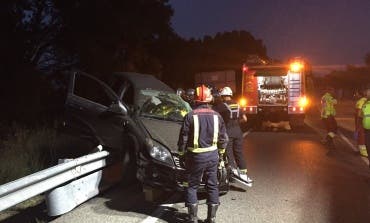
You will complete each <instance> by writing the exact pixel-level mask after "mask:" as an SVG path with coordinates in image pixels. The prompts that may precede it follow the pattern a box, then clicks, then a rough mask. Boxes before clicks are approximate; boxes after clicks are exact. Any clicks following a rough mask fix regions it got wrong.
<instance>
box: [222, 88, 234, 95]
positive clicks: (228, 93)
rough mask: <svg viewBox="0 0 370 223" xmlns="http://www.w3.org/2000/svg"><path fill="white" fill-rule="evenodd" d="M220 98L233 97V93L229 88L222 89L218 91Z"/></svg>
mask: <svg viewBox="0 0 370 223" xmlns="http://www.w3.org/2000/svg"><path fill="white" fill-rule="evenodd" d="M220 95H221V96H233V91H232V90H231V88H230V87H224V88H222V89H221V91H220Z"/></svg>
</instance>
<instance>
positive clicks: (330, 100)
mask: <svg viewBox="0 0 370 223" xmlns="http://www.w3.org/2000/svg"><path fill="white" fill-rule="evenodd" d="M336 104H337V100H336V99H335V98H334V97H333V96H332V95H331V94H329V93H325V94H324V95H323V96H322V98H321V118H327V117H328V116H330V115H332V116H335V115H336V111H335V107H334V105H336Z"/></svg>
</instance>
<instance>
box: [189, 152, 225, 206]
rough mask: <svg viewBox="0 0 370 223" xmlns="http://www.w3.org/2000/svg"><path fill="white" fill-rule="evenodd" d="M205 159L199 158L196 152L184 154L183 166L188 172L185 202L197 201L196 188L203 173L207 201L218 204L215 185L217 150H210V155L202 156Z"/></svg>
mask: <svg viewBox="0 0 370 223" xmlns="http://www.w3.org/2000/svg"><path fill="white" fill-rule="evenodd" d="M204 155H205V154H200V156H203V157H204V158H205V159H203V160H202V158H199V157H197V156H199V155H198V154H191V155H188V154H187V156H186V160H185V166H186V170H187V173H188V184H189V185H188V187H187V189H186V195H185V204H195V203H198V197H197V190H198V187H199V184H200V183H201V180H202V176H203V174H204V177H205V180H206V190H207V194H208V197H207V203H208V204H219V193H218V185H217V166H218V154H217V151H215V153H214V152H211V153H210V154H209V155H210V156H208V157H207V156H204Z"/></svg>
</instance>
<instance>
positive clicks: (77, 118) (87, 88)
mask: <svg viewBox="0 0 370 223" xmlns="http://www.w3.org/2000/svg"><path fill="white" fill-rule="evenodd" d="M117 103H119V105H120V106H118V105H117ZM65 107H66V120H65V126H66V129H67V130H68V131H70V133H72V134H73V135H75V136H77V137H79V138H82V139H84V140H85V141H87V142H88V143H89V144H90V145H92V146H93V145H97V144H102V145H104V146H106V147H108V148H117V149H121V148H122V142H123V140H124V139H123V138H122V137H124V134H123V132H124V129H125V125H126V123H127V119H129V117H128V115H127V110H126V108H125V107H124V106H123V105H122V104H120V102H119V100H118V96H117V95H115V93H114V92H113V91H112V90H111V89H110V88H109V87H108V86H107V85H106V84H105V83H104V82H102V81H100V80H98V79H97V78H95V77H92V76H91V75H88V74H85V73H82V72H74V73H72V74H71V79H70V83H69V87H68V94H67V100H66V104H65ZM112 108H120V109H121V110H119V109H112ZM120 111H121V112H120ZM90 148H91V147H90Z"/></svg>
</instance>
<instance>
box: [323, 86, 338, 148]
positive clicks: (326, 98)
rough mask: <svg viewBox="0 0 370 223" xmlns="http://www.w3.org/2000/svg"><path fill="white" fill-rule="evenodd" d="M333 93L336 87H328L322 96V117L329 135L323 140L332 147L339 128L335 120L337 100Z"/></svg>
mask: <svg viewBox="0 0 370 223" xmlns="http://www.w3.org/2000/svg"><path fill="white" fill-rule="evenodd" d="M333 95H334V88H333V87H327V88H326V90H325V94H324V95H323V96H322V98H321V119H322V120H323V122H324V125H325V128H326V131H327V135H326V137H325V138H324V139H323V140H322V142H323V144H325V145H327V146H329V147H330V148H333V147H334V137H335V135H336V133H337V128H338V126H337V121H336V120H335V115H336V110H335V105H336V104H337V100H336V99H335V98H334V96H333Z"/></svg>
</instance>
